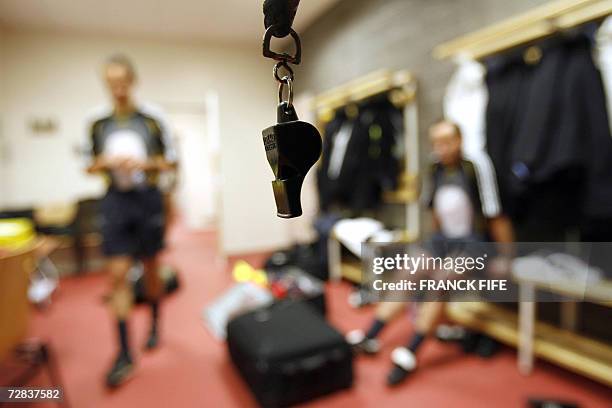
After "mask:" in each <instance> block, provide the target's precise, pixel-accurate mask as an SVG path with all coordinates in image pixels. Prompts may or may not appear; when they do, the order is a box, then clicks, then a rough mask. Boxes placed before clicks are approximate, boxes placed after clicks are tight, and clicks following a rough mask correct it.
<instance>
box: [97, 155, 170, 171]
mask: <svg viewBox="0 0 612 408" xmlns="http://www.w3.org/2000/svg"><path fill="white" fill-rule="evenodd" d="M174 168H175V165H174V164H173V163H169V162H167V161H166V160H165V159H164V158H163V157H153V158H150V159H148V160H138V159H134V158H131V157H108V156H99V157H97V158H96V159H95V161H94V163H93V164H92V165H91V166H89V168H88V169H87V172H88V173H98V172H101V171H118V172H121V173H134V172H137V171H167V170H172V169H174Z"/></svg>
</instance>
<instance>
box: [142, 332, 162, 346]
mask: <svg viewBox="0 0 612 408" xmlns="http://www.w3.org/2000/svg"><path fill="white" fill-rule="evenodd" d="M158 344H159V336H158V335H157V330H151V333H149V338H148V339H147V342H146V343H145V349H146V350H153V349H154V348H156V347H157V345H158Z"/></svg>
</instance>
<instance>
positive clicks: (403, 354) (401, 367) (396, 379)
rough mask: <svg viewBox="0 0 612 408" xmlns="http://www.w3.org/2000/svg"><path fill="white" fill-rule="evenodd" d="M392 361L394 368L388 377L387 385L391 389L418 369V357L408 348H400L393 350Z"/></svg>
mask: <svg viewBox="0 0 612 408" xmlns="http://www.w3.org/2000/svg"><path fill="white" fill-rule="evenodd" d="M391 361H392V362H393V368H392V369H391V372H390V373H389V375H388V376H387V385H389V386H391V387H393V386H395V385H398V384H400V383H402V382H403V381H404V380H405V379H406V377H408V374H410V373H412V372H413V371H414V370H415V369H416V367H417V363H416V356H415V355H414V353H413V352H412V351H410V350H408V349H407V348H406V347H398V348H396V349H395V350H393V352H391Z"/></svg>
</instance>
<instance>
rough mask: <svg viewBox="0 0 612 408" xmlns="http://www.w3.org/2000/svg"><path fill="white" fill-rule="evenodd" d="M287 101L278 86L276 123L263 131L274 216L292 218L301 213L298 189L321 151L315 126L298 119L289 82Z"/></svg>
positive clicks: (281, 86)
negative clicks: (274, 210)
mask: <svg viewBox="0 0 612 408" xmlns="http://www.w3.org/2000/svg"><path fill="white" fill-rule="evenodd" d="M283 79H285V80H286V83H287V85H289V97H288V101H283V100H282V94H283V85H284V83H281V84H280V86H279V105H278V111H277V124H276V125H273V126H270V127H269V128H267V129H264V130H263V131H262V135H263V142H264V146H265V149H266V157H267V159H268V163H270V167H271V168H272V171H273V172H274V176H275V178H276V179H275V180H274V181H272V190H273V191H274V199H275V200H276V208H277V215H278V216H279V217H281V218H294V217H299V216H300V215H302V204H301V191H302V184H303V182H304V177H306V174H307V173H308V170H310V168H311V167H312V166H313V165H314V164H315V163H316V162H317V160H319V157H320V156H321V150H322V142H321V135H320V134H319V131H318V130H317V128H315V127H314V126H313V125H311V124H310V123H307V122H303V121H301V120H298V116H297V113H296V112H295V108H294V107H293V103H292V97H293V95H292V94H293V92H292V89H291V88H292V84H291V79H289V78H288V77H285V78H283Z"/></svg>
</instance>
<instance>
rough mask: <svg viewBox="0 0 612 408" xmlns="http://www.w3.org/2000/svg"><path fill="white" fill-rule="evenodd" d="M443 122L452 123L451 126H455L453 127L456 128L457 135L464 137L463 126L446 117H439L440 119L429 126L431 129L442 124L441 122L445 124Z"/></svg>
mask: <svg viewBox="0 0 612 408" xmlns="http://www.w3.org/2000/svg"><path fill="white" fill-rule="evenodd" d="M443 123H446V124H448V125H451V126H452V127H453V129H454V130H455V134H456V135H457V136H459V137H462V136H463V133H462V132H461V128H460V127H459V125H458V124H456V123H455V122H453V121H452V120H449V119H445V118H440V119H438V120H436V121H434V122H433V123H432V124H431V126H429V128H430V129H431V128H432V127H434V126H438V125H441V124H443Z"/></svg>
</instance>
